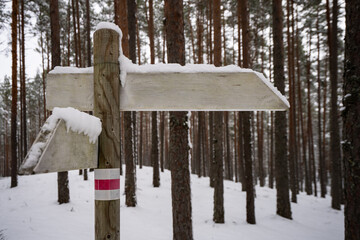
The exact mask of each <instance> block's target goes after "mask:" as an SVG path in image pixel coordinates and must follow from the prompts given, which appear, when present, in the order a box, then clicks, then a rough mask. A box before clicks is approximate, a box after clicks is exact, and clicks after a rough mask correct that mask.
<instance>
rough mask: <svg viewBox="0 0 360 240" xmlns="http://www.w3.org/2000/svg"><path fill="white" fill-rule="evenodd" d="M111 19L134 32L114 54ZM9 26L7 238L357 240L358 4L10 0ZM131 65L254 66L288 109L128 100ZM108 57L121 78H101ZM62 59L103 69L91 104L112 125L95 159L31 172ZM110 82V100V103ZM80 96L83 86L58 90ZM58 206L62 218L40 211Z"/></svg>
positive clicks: (4, 112)
mask: <svg viewBox="0 0 360 240" xmlns="http://www.w3.org/2000/svg"><path fill="white" fill-rule="evenodd" d="M102 22H107V23H103V26H116V28H117V26H118V27H119V28H120V29H121V32H122V38H121V41H120V43H119V42H117V44H118V45H119V44H120V57H116V56H117V55H116V54H115V56H114V59H115V60H114V61H115V64H116V65H111V64H113V63H111V64H110V61H112V60H106V59H107V57H105V58H100V57H99V55H98V54H99V52H98V51H97V50H96V49H104V50H105V52H107V51H110V55H111V54H113V52H112V51H113V50H112V47H110V45H106V46H105V45H101V46H100V47H98V48H97V44H98V43H97V42H96V41H100V40H101V39H106V38H108V37H109V38H110V39H111V36H108V35H107V32H106V31H104V33H103V34H96V33H98V32H99V29H100V30H102V28H101V27H99V26H100V25H99V23H102ZM110 23H112V25H109V24H110ZM106 24H107V25H106ZM105 28H107V27H105ZM113 28H115V27H113ZM105 33H106V34H105ZM0 35H1V38H0V59H1V60H0V62H1V65H0V216H1V219H2V220H0V240H2V239H4V240H5V239H93V238H95V239H120V236H121V238H122V239H149V238H150V239H171V238H172V239H174V240H175V239H176V240H178V239H179V240H180V239H181V240H184V239H187V240H192V239H240V238H242V239H252V240H257V239H342V238H343V239H346V240H360V230H359V229H360V48H359V44H360V2H359V1H357V0H345V1H338V0H313V1H300V0H298V1H296V0H282V1H281V0H272V1H267V0H258V1H255V0H197V1H194V0H114V1H112V0H104V1H99V0H49V1H44V0H11V1H7V0H0ZM120 37H121V36H120ZM101 41H102V40H101ZM104 41H106V40H104ZM115 42H116V41H115ZM122 54H123V55H122ZM117 58H119V59H120V60H119V61H118V60H117ZM122 58H123V59H125V60H121V59H122ZM109 59H110V58H109ZM124 61H125V62H127V61H128V62H129V63H127V64H132V65H131V66H134V68H138V67H141V66H143V65H154V68H156V69H159V71H160V72H162V71H164V74H167V71H168V70H166V69H171V68H172V66H175V65H174V64H178V65H176V66H179V65H180V66H179V67H180V68H181V66H185V67H186V66H189V68H190V67H193V68H194V69H196V68H203V69H207V68H209V69H210V67H214V66H215V68H220V67H225V66H227V67H228V69H230V68H231V69H232V68H234V69H251V70H253V71H256V72H259V73H262V74H263V75H264V76H265V78H266V81H269V82H270V85H273V86H274V87H275V88H276V90H274V91H276V92H278V96H280V97H282V96H281V95H283V96H284V97H285V98H284V99H286V100H287V102H288V104H289V108H288V109H287V110H286V111H268V110H266V109H265V108H261V107H259V108H258V109H257V110H255V109H253V110H251V111H249V110H246V111H243V110H242V109H232V110H231V111H228V110H222V109H216V111H213V110H211V109H210V111H209V109H200V110H196V111H192V110H193V109H188V110H187V111H184V110H183V109H182V110H181V111H174V110H172V111H161V108H160V110H157V109H154V110H153V111H141V110H139V111H122V110H121V111H119V109H120V106H121V104H122V103H119V101H120V100H118V96H119V95H118V96H115V95H116V90H114V89H115V88H119V89H121V88H122V87H124V82H123V79H122V78H121V74H124V73H125V71H124V68H123V67H122V65H121V64H124ZM5 62H6V63H5ZM119 62H120V63H119ZM106 64H108V65H106ZM119 64H120V68H119V67H118V66H119ZM105 65H106V67H104V68H106V69H110V70H106V71H108V72H109V71H114V73H115V75H116V78H115V79H116V81H117V82H118V83H117V84H115V85H116V87H115V85H111V86H110V89H109V88H108V87H107V85H106V84H107V83H106V84H105V83H101V81H103V80H101V79H107V80H108V77H107V75H106V76H105V75H104V74H106V73H103V72H102V71H105V70H103V67H102V66H105ZM210 65H211V66H210ZM34 66H35V67H34ZM97 66H100V67H97ZM116 66H117V67H116ZM209 66H210V67H209ZM59 67H72V68H67V69H75V67H76V68H77V69H80V70H79V71H83V72H84V71H91V73H92V71H93V75H94V84H95V85H94V87H95V88H96V87H97V86H100V87H102V90H99V91H100V92H98V90H97V89H95V90H94V91H95V92H94V101H95V103H94V108H93V110H91V111H89V110H86V111H84V110H83V109H79V110H81V111H83V112H85V113H86V114H85V115H86V116H87V118H86V119H88V118H90V117H91V118H95V119H97V118H100V119H101V122H102V132H101V135H99V134H100V133H99V134H98V135H96V136H95V137H96V138H95V140H94V141H96V139H98V142H99V143H98V147H97V148H96V150H95V152H96V153H97V152H99V153H98V155H96V156H97V159H98V160H97V161H98V162H97V166H98V168H96V167H95V174H94V168H85V169H79V170H75V171H63V170H61V171H60V170H59V171H55V172H57V173H49V174H40V175H31V176H22V174H21V175H19V169H20V168H21V166H23V165H24V164H25V162H24V160H25V159H27V158H31V157H33V158H39V157H40V156H41V154H42V151H45V150H44V149H43V147H42V146H40V145H39V146H40V150H36V149H35V148H34V146H35V145H36V144H38V143H37V142H38V141H39V136H45V135H44V134H46V126H48V125H49V122H50V120H49V119H51V118H52V116H59V111H58V110H56V109H53V110H50V109H49V108H47V101H48V96H49V94H50V93H49V92H48V87H49V86H50V85H48V84H50V83H51V82H49V81H50V80H49V79H51V77H50V75H51V72H52V71H60V70H58V69H66V68H59ZM54 69H55V70H54ZM81 69H84V70H81ZM89 69H90V70H89ZM97 69H100V70H97ZM111 69H113V70H111ZM162 69H165V70H162ZM224 69H225V68H224ZM64 71H65V70H64ZM99 71H100V72H99ZM239 71H242V70H239ZM198 72H200V71H198ZM101 74H102V76H101ZM119 74H120V78H119ZM125 74H126V73H125ZM97 75H98V76H99V79H100V80H99V83H98V82H97V80H96V76H97ZM128 75H129V74H128ZM145 75H146V74H145ZM149 75H151V74H149ZM180 75H181V74H180ZM84 76H85V75H84ZM109 76H110V77H112V76H113V75H111V74H110V75H109ZM166 76H167V75H166ZM169 76H170V75H169ZM164 78H165V79H166V77H165V75H164ZM205 78H206V77H205ZM91 79H92V77H91ZM117 79H119V80H117ZM120 79H121V81H120ZM129 79H130V78H129ZM149 79H151V78H149ZM169 79H170V77H169ZM75 80H76V79H75ZM75 80H74V81H75ZM107 80H106V81H107ZM104 81H105V80H104ZM116 81H115V82H116ZM128 81H130V80H128ZM149 81H150V80H149ZM159 81H160V80H159ZM178 81H180V83H181V78H180V79H179V80H178ZM194 81H195V79H194ZM209 81H210V80H209ZM97 84H100V85H97ZM103 84H105V85H103ZM119 84H120V85H121V86H120V85H119ZM126 84H129V83H128V82H126ZM134 84H135V83H134ZM144 84H145V83H144ZM185 84H187V83H185V81H184V85H185ZM118 85H119V86H118ZM201 89H202V87H201ZM175 90H176V89H175ZM49 91H50V90H49ZM79 91H80V90H79ZM92 91H93V90H92ZM106 91H110V92H111V93H112V94H114V96H113V97H111V98H107V97H105V100H101V96H102V94H106V93H105V92H106ZM121 91H122V90H120V93H121ZM124 91H125V90H124ZM162 91H167V90H166V88H164V90H162ZM204 91H205V90H204ZM220 91H221V89H218V91H213V92H212V93H211V94H212V95H209V96H207V97H208V98H214V99H215V97H216V96H215V95H217V94H218V92H219V94H221V93H220ZM259 91H260V90H259ZM254 92H256V89H255V90H254ZM71 94H73V95H74V96H75V95H78V94H79V96H80V95H81V93H80V92H78V90H77V89H72V90H71V93H69V95H68V97H62V96H60V95H59V96H58V97H59V99H62V98H72V95H71ZM165 95H166V94H165ZM170 97H171V96H170ZM222 97H224V98H226V97H227V101H228V102H232V101H237V100H233V99H229V96H222ZM239 97H241V96H239ZM97 98H99V99H100V100H96V99H97ZM120 98H121V97H120ZM245 98H246V97H245ZM174 99H176V97H175V96H174ZM65 100H66V99H63V101H65ZM286 100H284V101H286ZM97 101H99V102H98V103H97ZM102 101H104V102H102ZM194 101H195V100H194ZM244 101H246V99H245V100H244ZM115 102H116V104H119V106H118V107H116V106H115V105H113V104H115ZM48 104H52V103H49V102H48ZM91 104H93V103H92V102H91ZM107 104H110V105H109V106H107ZM154 104H155V103H154ZM219 104H221V103H219ZM116 108H117V109H116ZM106 109H109V111H111V113H105V112H104V111H107V110H106ZM114 109H115V110H114ZM194 109H195V108H194ZM224 109H226V108H224ZM263 109H265V111H263ZM156 110H157V111H156ZM74 111H75V110H74ZM76 111H77V110H76ZM114 111H115V114H114ZM76 114H78V116H82V115H80V114H84V113H80V112H79V113H78V111H77V112H76ZM70 115H71V114H70ZM76 116H77V115H76ZM47 119H48V120H47ZM73 119H77V121H78V122H79V126H78V129H82V128H86V126H87V122H85V120H80V118H77V117H75V112H74V114H73ZM84 119H85V118H84ZM64 121H65V122H66V121H67V120H66V119H64ZM81 121H83V122H81ZM117 123H118V125H117ZM66 124H70V123H66ZM69 129H71V127H69V125H67V132H69ZM73 129H74V128H73ZM70 131H71V130H70ZM78 131H79V132H80V130H78ZM100 131H101V128H100ZM83 132H84V134H85V135H86V134H87V133H86V131H85V130H84V131H83ZM97 136H99V138H97ZM89 137H90V135H89ZM34 143H36V144H34ZM33 144H34V145H33ZM70 145H71V144H70ZM113 145H114V146H113ZM109 146H113V148H110V147H109ZM48 148H49V149H50V146H49V147H48ZM74 148H75V149H76V148H77V146H74ZM33 149H35V150H33ZM111 149H112V150H111ZM36 151H38V152H36ZM34 154H35V155H34ZM36 154H37V155H36ZM63 154H64V155H63V156H66V153H63ZM67 154H69V153H67ZM77 154H81V153H77ZM107 154H109V156H110V155H111V159H114V161H113V160H109V159H110V158H108V156H107ZM113 157H114V158H113ZM26 164H27V163H26ZM110 168H111V169H117V168H119V169H120V175H121V176H120V177H117V178H119V179H120V187H119V188H120V196H119V197H118V198H117V199H116V200H113V199H112V200H111V201H98V197H97V196H98V195H96V194H97V193H95V204H94V197H93V194H94V193H93V191H94V190H93V189H95V192H96V190H98V187H99V186H97V185H94V184H97V181H101V180H97V179H99V178H98V177H97V176H100V173H99V175H98V172H100V171H98V170H101V169H105V170H106V169H110ZM69 169H70V168H69ZM73 169H76V168H73ZM97 171H98V172H97ZM20 172H21V171H20ZM32 173H35V172H32ZM51 176H53V177H51ZM93 179H95V183H94V182H93V181H92V180H93ZM25 186H26V187H25ZM50 189H51V190H50ZM114 191H115V190H114ZM45 193H46V194H45ZM50 193H51V194H50ZM30 196H31V197H30ZM29 197H30V198H29ZM42 198H43V199H42ZM39 199H42V200H41V204H40V202H39V204H36V203H37V202H38V201H40V200H39ZM119 199H120V200H119ZM89 204H91V205H89ZM107 204H109V205H107ZM60 207H61V208H60ZM94 208H95V215H94ZM203 208H204V210H202V209H203ZM11 209H12V210H11ZM38 209H44V211H45V209H46V211H45V212H38V211H39V210H38ZM155 209H157V210H156V211H155ZM161 209H162V210H161ZM205 209H206V210H205ZM85 210H86V211H85ZM23 211H24V214H25V215H23V217H20V216H21V215H22V214H23ZM51 212H54V214H52V213H51ZM85 212H86V213H85ZM112 212H119V213H117V214H120V215H116V214H115V215H114V216H112ZM47 213H49V218H52V217H53V218H54V219H52V221H51V222H47V221H46V220H45V221H44V220H43V221H40V220H39V222H37V220H36V219H37V216H39V215H40V214H41V215H42V214H45V215H47ZM69 214H73V215H74V214H75V215H76V216H77V218H76V220H75V219H74V220H71V219H72V218H70V217H69V216H70V215H69ZM86 214H87V215H86ZM75 215H74V216H75ZM50 216H51V217H50ZM94 216H95V219H94ZM118 216H121V218H120V217H118ZM313 217H314V219H312V218H313ZM42 218H44V219H46V216H42ZM32 219H34V222H33V223H32ZM66 219H68V220H66ZM114 219H115V220H114ZM151 219H153V220H151ZM119 220H120V222H119ZM94 221H95V225H94V224H93V222H94ZM285 221H286V222H285ZM308 221H309V222H308ZM21 222H22V223H21ZM35 222H36V223H35ZM66 222H67V223H66ZM84 222H89V223H87V225H86V226H88V227H87V228H85V227H82V225H83V224H85V223H84ZM46 224H48V225H49V226H48V225H46ZM50 224H51V225H53V226H50ZM66 224H68V225H66ZM283 224H284V225H283ZM306 224H308V226H307V227H304V226H305V225H306ZM56 226H57V227H56ZM67 226H73V228H74V230H72V228H71V229H69V230H68V231H66V230H65V229H67V228H68V227H67ZM249 226H254V227H256V228H254V229H256V230H251V228H250V227H249ZM94 227H95V230H94V229H93V228H94ZM46 228H48V229H47V230H46ZM57 228H59V229H57ZM60 228H62V229H60ZM26 229H28V230H26ZM29 229H30V230H29ZM39 229H41V230H39ZM137 229H139V230H140V229H142V230H140V232H141V233H140V232H139V230H137ZM75 230H76V231H75ZM72 231H73V232H72ZM64 232H65V233H64ZM84 232H86V234H85V233H84ZM160 236H161V237H160Z"/></svg>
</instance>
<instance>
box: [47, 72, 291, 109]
mask: <svg viewBox="0 0 360 240" xmlns="http://www.w3.org/2000/svg"><path fill="white" fill-rule="evenodd" d="M55 75H56V76H55ZM48 76H49V77H48V81H49V85H48V87H47V89H48V90H47V91H48V93H47V95H46V97H47V101H48V102H47V104H48V108H49V109H52V108H53V107H55V106H58V107H68V106H71V107H74V108H77V109H81V110H83V111H92V110H93V108H92V104H90V103H92V98H93V92H92V91H93V90H92V89H91V88H90V87H85V86H84V85H85V84H88V85H92V81H93V79H92V76H91V74H65V75H62V74H51V73H50V74H49V75H48ZM61 76H64V79H62V77H61ZM71 78H73V80H72V81H71V80H70V79H71ZM77 81H79V83H76V82H77ZM63 82H66V84H65V83H63ZM71 84H72V86H71ZM63 85H64V86H66V89H65V90H63V89H61V88H63ZM73 95H77V96H73ZM120 96H121V99H120V109H121V111H151V110H159V111H160V110H162V111H165V110H172V111H181V110H195V111H196V110H198V111H204V110H215V111H216V110H220V111H222V110H228V111H231V110H237V111H249V110H275V111H278V110H286V109H288V106H287V105H286V103H284V101H282V100H281V99H280V98H279V97H278V96H277V95H276V94H275V93H274V92H273V90H272V89H270V88H269V87H268V86H267V85H266V84H265V83H264V82H263V81H262V80H261V79H260V78H259V77H258V76H257V75H256V73H254V72H238V73H175V72H174V73H128V74H127V80H126V84H125V87H124V88H121V92H120ZM55 103H58V104H55Z"/></svg>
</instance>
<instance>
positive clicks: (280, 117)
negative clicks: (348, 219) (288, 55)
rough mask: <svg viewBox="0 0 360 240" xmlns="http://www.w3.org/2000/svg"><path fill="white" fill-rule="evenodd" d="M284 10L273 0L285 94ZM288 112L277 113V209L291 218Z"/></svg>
mask: <svg viewBox="0 0 360 240" xmlns="http://www.w3.org/2000/svg"><path fill="white" fill-rule="evenodd" d="M282 31H283V12H282V6H281V0H273V33H274V34H273V42H274V49H273V52H274V83H275V87H277V88H278V90H279V91H280V92H281V93H282V94H285V79H284V43H283V35H282ZM286 146H287V136H286V112H276V113H275V169H276V174H275V175H276V176H275V178H276V190H277V210H276V213H277V214H278V215H280V216H282V217H285V218H289V219H291V208H290V201H289V180H288V161H287V154H286V152H287V148H286Z"/></svg>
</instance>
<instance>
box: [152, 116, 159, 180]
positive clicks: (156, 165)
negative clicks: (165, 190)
mask: <svg viewBox="0 0 360 240" xmlns="http://www.w3.org/2000/svg"><path fill="white" fill-rule="evenodd" d="M151 124H152V126H151V131H152V134H151V163H152V166H153V186H154V187H159V186H160V174H159V149H158V136H157V112H156V111H153V112H151Z"/></svg>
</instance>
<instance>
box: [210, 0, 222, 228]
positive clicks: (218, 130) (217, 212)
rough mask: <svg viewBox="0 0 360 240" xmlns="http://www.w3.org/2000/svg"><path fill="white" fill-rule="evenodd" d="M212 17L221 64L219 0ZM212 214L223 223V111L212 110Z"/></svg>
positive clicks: (218, 63) (216, 54) (217, 61)
mask: <svg viewBox="0 0 360 240" xmlns="http://www.w3.org/2000/svg"><path fill="white" fill-rule="evenodd" d="M213 11H214V12H213V17H214V65H215V66H216V67H220V66H221V10H220V0H213ZM213 124H214V136H213V147H214V150H213V151H214V160H213V164H212V168H213V173H214V175H213V177H214V216H213V220H214V222H215V223H224V222H225V219H224V180H223V174H224V173H223V172H224V170H223V144H222V143H223V130H222V129H223V128H222V126H223V113H222V112H220V111H216V112H214V122H213Z"/></svg>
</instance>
